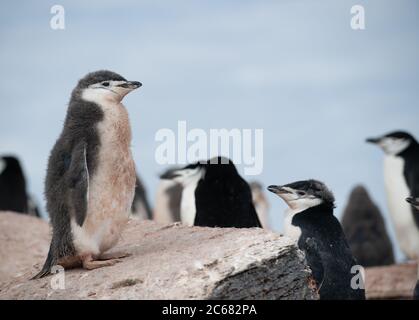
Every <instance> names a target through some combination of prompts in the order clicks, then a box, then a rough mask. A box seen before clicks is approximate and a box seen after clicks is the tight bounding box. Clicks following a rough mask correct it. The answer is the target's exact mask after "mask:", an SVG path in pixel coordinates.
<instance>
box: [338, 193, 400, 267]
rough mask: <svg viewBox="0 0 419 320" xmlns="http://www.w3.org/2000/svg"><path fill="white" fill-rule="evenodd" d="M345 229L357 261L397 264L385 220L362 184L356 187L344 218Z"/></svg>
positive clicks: (370, 264)
mask: <svg viewBox="0 0 419 320" xmlns="http://www.w3.org/2000/svg"><path fill="white" fill-rule="evenodd" d="M342 228H343V231H344V233H345V235H346V238H347V240H348V243H349V246H350V248H351V250H352V254H353V255H354V257H355V259H356V260H357V262H358V263H359V264H360V265H362V266H363V267H373V266H385V265H390V264H393V263H394V253H393V246H392V244H391V241H390V237H389V236H388V233H387V230H386V226H385V223H384V219H383V217H382V215H381V213H380V210H379V209H378V207H377V206H376V205H375V204H374V203H373V201H372V200H371V198H370V196H369V195H368V192H367V190H366V189H365V188H364V187H363V186H357V187H355V188H354V189H353V190H352V192H351V195H350V197H349V200H348V204H347V206H346V208H345V211H344V214H343V217H342Z"/></svg>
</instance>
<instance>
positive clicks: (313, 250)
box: [302, 238, 324, 290]
mask: <svg viewBox="0 0 419 320" xmlns="http://www.w3.org/2000/svg"><path fill="white" fill-rule="evenodd" d="M302 245H303V248H304V249H305V250H304V251H305V255H306V260H307V264H308V265H309V266H310V269H311V272H312V275H313V278H314V280H315V281H316V285H317V289H318V290H320V288H321V285H322V283H323V280H324V268H323V262H322V255H321V253H320V252H319V246H318V244H317V242H316V240H315V239H314V238H307V239H306V240H305V243H303V244H302Z"/></svg>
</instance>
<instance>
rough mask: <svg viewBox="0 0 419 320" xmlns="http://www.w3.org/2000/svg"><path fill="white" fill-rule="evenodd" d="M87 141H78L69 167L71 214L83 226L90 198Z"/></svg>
mask: <svg viewBox="0 0 419 320" xmlns="http://www.w3.org/2000/svg"><path fill="white" fill-rule="evenodd" d="M87 157H88V154H87V143H86V142H85V141H82V142H80V143H78V144H77V145H76V146H75V147H74V148H73V151H72V153H71V163H70V167H69V169H68V177H69V187H70V199H71V210H70V214H71V215H72V217H73V218H74V219H75V220H76V223H77V224H78V225H79V226H82V225H83V223H84V219H85V218H86V213H87V202H88V200H89V168H88V166H87Z"/></svg>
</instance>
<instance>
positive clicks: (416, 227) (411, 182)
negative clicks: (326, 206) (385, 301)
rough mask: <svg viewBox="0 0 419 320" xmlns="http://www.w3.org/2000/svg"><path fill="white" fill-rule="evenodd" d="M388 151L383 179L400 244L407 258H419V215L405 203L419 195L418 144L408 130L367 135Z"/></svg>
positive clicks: (370, 141)
mask: <svg viewBox="0 0 419 320" xmlns="http://www.w3.org/2000/svg"><path fill="white" fill-rule="evenodd" d="M367 142H369V143H374V144H376V145H378V146H379V147H381V149H382V150H383V151H384V153H385V158H384V180H385V188H386V193H387V203H388V207H389V211H390V214H391V217H392V221H393V225H394V228H395V231H396V236H397V240H398V242H399V245H400V248H401V250H402V251H403V253H404V254H405V255H406V256H407V258H408V259H417V258H419V215H417V214H415V213H414V211H415V209H414V208H413V207H411V206H410V205H409V204H408V203H406V201H405V199H406V198H407V197H419V144H418V142H417V141H416V140H415V138H414V137H413V136H411V135H410V134H408V133H406V132H401V131H397V132H392V133H389V134H386V135H384V136H382V137H379V138H370V139H367Z"/></svg>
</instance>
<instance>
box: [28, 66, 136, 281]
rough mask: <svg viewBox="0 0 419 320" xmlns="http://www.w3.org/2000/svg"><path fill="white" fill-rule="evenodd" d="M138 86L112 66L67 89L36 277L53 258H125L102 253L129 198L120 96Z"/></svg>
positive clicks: (90, 261)
mask: <svg viewBox="0 0 419 320" xmlns="http://www.w3.org/2000/svg"><path fill="white" fill-rule="evenodd" d="M140 86H141V83H140V82H137V81H127V80H126V79H124V78H123V77H122V76H120V75H119V74H116V73H114V72H111V71H97V72H93V73H89V74H88V75H86V76H85V77H84V78H82V79H81V80H80V81H79V83H78V85H77V86H76V88H75V89H74V90H73V92H72V95H71V100H70V103H69V107H68V110H67V116H66V119H65V123H64V128H63V131H62V132H61V135H60V137H59V138H58V140H57V142H56V143H55V145H54V147H53V149H52V151H51V154H50V158H49V161H48V169H47V176H46V180H45V196H46V201H47V210H48V212H49V215H50V220H51V225H52V240H51V245H50V249H49V252H48V257H47V259H46V261H45V264H44V266H43V268H42V270H41V272H39V273H38V274H37V275H36V276H35V277H34V278H40V277H43V276H45V275H48V274H49V273H50V269H51V267H52V266H54V265H57V264H59V265H61V266H62V267H64V268H72V267H77V266H82V267H83V268H85V269H95V268H100V267H104V266H110V265H113V264H115V263H116V262H118V261H119V260H117V259H118V258H122V257H124V256H127V254H124V253H114V254H107V253H106V251H107V250H109V249H111V248H112V247H113V246H114V245H115V244H116V242H117V241H118V239H119V237H120V235H121V232H122V229H123V227H124V226H125V224H126V222H127V221H128V219H129V214H130V209H131V204H132V201H133V198H134V190H135V180H136V174H135V165H134V161H133V158H132V155H131V150H130V144H131V129H130V124H129V119H128V113H127V110H126V109H125V107H124V105H123V104H122V103H121V101H122V99H123V98H124V96H125V95H127V94H128V93H129V92H131V91H132V90H134V89H137V88H139V87H140Z"/></svg>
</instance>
